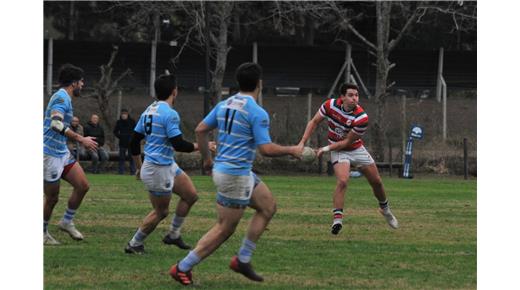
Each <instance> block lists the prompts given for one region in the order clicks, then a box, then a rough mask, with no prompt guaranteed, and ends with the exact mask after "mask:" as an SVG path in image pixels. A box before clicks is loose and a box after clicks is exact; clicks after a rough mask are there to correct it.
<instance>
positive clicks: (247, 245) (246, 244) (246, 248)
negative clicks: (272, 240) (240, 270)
mask: <svg viewBox="0 0 520 290" xmlns="http://www.w3.org/2000/svg"><path fill="white" fill-rule="evenodd" d="M255 249H256V244H255V243H254V242H252V241H250V240H248V239H247V238H244V240H243V241H242V247H240V250H239V251H238V260H239V261H240V262H242V263H249V262H251V256H253V251H254V250H255Z"/></svg>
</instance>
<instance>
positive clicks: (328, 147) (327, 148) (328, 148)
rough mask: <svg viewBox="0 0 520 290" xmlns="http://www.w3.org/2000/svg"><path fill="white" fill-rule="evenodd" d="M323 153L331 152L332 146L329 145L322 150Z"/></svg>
mask: <svg viewBox="0 0 520 290" xmlns="http://www.w3.org/2000/svg"><path fill="white" fill-rule="evenodd" d="M321 151H323V152H329V151H330V146H328V145H327V146H325V147H323V148H321Z"/></svg>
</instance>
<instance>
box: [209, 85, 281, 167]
mask: <svg viewBox="0 0 520 290" xmlns="http://www.w3.org/2000/svg"><path fill="white" fill-rule="evenodd" d="M203 122H204V123H205V124H206V125H208V126H210V127H215V128H218V148H217V156H216V157H215V165H214V167H213V168H214V169H215V170H217V171H220V172H223V173H226V174H231V175H249V174H250V171H251V167H252V165H253V161H254V160H255V157H256V147H257V146H258V145H262V144H268V143H271V137H270V136H269V115H268V114H267V112H266V111H265V110H264V109H263V108H262V107H260V106H259V105H258V104H257V103H256V102H255V100H254V99H253V97H251V96H247V95H240V94H236V95H234V96H232V97H230V98H228V99H227V100H225V101H222V102H220V103H218V104H217V106H215V108H213V110H212V111H211V112H210V113H209V114H208V115H207V116H206V118H204V120H203Z"/></svg>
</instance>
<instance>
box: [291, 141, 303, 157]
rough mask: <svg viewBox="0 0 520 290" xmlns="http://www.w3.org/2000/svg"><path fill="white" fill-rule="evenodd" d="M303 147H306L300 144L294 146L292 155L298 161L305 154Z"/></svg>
mask: <svg viewBox="0 0 520 290" xmlns="http://www.w3.org/2000/svg"><path fill="white" fill-rule="evenodd" d="M303 147H304V146H303V143H300V144H298V145H296V146H293V147H292V153H291V155H292V156H293V157H294V158H296V159H298V160H301V159H302V154H303Z"/></svg>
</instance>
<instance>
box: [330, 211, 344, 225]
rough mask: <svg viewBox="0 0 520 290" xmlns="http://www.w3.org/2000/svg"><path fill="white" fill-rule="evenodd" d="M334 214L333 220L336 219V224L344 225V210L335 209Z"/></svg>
mask: <svg viewBox="0 0 520 290" xmlns="http://www.w3.org/2000/svg"><path fill="white" fill-rule="evenodd" d="M332 212H333V218H334V222H333V223H334V224H337V223H340V224H341V223H343V209H342V208H335V209H333V210H332Z"/></svg>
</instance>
